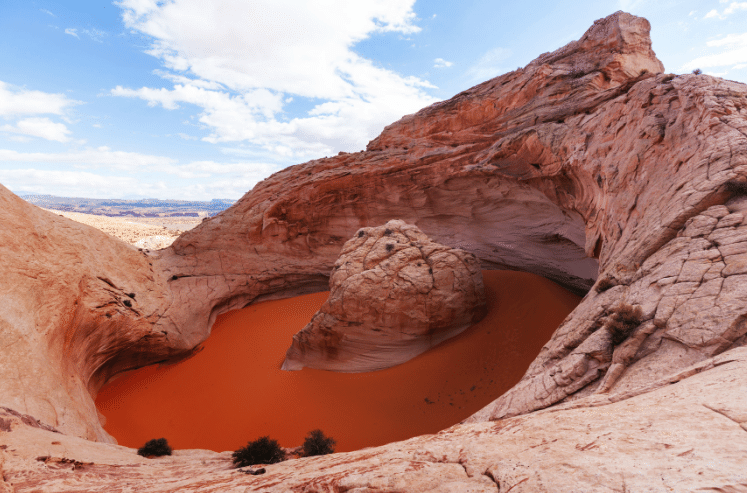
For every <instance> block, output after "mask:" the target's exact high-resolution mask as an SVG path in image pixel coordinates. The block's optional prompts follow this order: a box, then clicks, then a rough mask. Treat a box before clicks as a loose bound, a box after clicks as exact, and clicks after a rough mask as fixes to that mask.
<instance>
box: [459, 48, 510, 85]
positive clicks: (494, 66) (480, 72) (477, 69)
mask: <svg viewBox="0 0 747 493" xmlns="http://www.w3.org/2000/svg"><path fill="white" fill-rule="evenodd" d="M510 56H511V50H509V49H506V48H493V49H492V50H490V51H488V52H486V53H485V54H484V55H483V56H481V57H480V59H479V60H478V61H477V62H476V63H475V64H474V65H472V66H471V67H470V68H469V69H467V72H466V75H467V77H468V78H469V80H470V82H483V81H486V80H488V79H492V78H493V77H497V76H499V75H501V74H502V73H504V72H505V71H506V69H505V68H503V62H504V61H506V60H507V59H508V58H509V57H510Z"/></svg>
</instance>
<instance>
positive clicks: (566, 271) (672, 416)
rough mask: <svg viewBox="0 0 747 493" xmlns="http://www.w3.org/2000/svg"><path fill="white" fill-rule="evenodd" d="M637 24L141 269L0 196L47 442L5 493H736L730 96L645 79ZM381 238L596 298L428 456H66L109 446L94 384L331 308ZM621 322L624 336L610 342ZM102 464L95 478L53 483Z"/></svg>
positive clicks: (374, 452) (9, 458) (738, 225)
mask: <svg viewBox="0 0 747 493" xmlns="http://www.w3.org/2000/svg"><path fill="white" fill-rule="evenodd" d="M649 27H650V26H649V24H648V22H647V21H646V20H645V19H641V18H638V17H634V16H631V15H629V14H625V13H616V14H613V15H611V16H609V17H607V18H605V19H602V20H600V21H597V22H595V24H594V25H593V26H592V27H591V28H590V29H589V30H588V31H587V32H586V33H585V34H584V36H583V37H582V38H581V40H579V41H575V42H572V43H570V44H569V45H567V46H566V47H564V48H561V49H560V50H558V51H556V52H553V53H549V54H544V55H541V56H540V57H539V58H538V59H537V60H535V61H533V62H532V63H530V64H529V65H527V66H526V67H524V68H523V69H519V70H517V71H514V72H511V73H508V74H505V75H502V76H500V77H497V78H495V79H492V80H489V81H487V82H485V83H483V84H480V85H478V86H476V87H474V88H472V89H469V90H467V91H464V92H463V93H460V94H458V95H457V96H455V97H454V98H452V99H450V100H448V101H444V102H441V103H437V104H435V105H432V106H430V107H428V108H425V109H423V110H421V111H420V112H418V113H417V114H415V115H410V116H407V117H404V118H403V119H402V120H400V121H399V122H396V123H394V124H392V125H390V126H389V127H387V128H386V129H385V130H384V131H383V132H382V134H381V135H380V136H379V137H377V138H376V139H374V140H373V141H372V142H371V143H370V144H369V146H368V148H367V150H366V151H365V152H360V153H354V154H341V155H339V156H337V157H333V158H329V159H320V160H315V161H311V162H308V163H305V164H301V165H298V166H293V167H291V168H288V169H286V170H283V171H281V172H279V173H277V174H275V175H273V176H272V177H270V178H268V179H267V180H265V181H263V182H262V183H260V184H258V185H257V186H256V187H255V188H254V190H252V191H251V192H249V193H248V194H247V195H246V196H245V197H244V198H243V199H242V200H240V201H239V202H238V203H236V204H235V205H234V206H232V207H231V208H229V209H228V210H226V211H225V212H224V213H222V214H219V215H218V216H216V217H213V218H211V219H209V220H206V221H205V222H204V223H202V224H201V225H200V226H198V227H196V228H195V229H193V230H191V231H189V232H187V233H185V234H184V235H182V236H181V237H180V238H179V239H178V240H177V241H176V242H175V243H174V244H173V245H172V246H171V247H170V248H167V249H165V250H161V251H159V252H155V253H150V254H143V253H140V252H138V251H137V250H136V249H135V248H134V247H130V246H127V245H125V244H123V243H121V242H118V241H115V240H111V239H109V238H108V237H105V236H100V237H99V236H96V233H95V232H94V231H92V230H91V229H90V228H85V227H83V226H79V225H75V226H73V225H71V223H70V222H69V221H66V220H64V219H62V218H58V217H56V216H53V215H51V214H49V213H44V212H41V211H39V210H38V209H34V208H32V207H31V206H28V205H24V204H23V203H22V202H21V201H20V199H17V198H16V197H14V196H12V194H10V193H9V192H8V191H7V190H6V189H4V188H0V206H1V207H0V225H1V228H0V235H2V236H1V237H0V248H1V249H2V254H3V255H2V258H3V260H2V262H0V269H2V272H0V274H1V275H2V278H3V279H4V281H3V284H2V287H1V288H0V328H1V329H2V330H1V331H0V338H2V339H1V340H0V348H2V350H1V351H0V358H1V359H0V375H1V376H0V406H5V407H8V408H11V409H14V410H15V411H17V412H19V413H21V414H29V415H31V416H33V417H34V418H35V419H37V420H39V421H41V422H43V423H44V424H46V425H50V426H53V427H54V428H56V429H57V430H59V431H61V432H62V433H64V434H65V435H61V434H56V433H53V432H50V431H46V430H41V429H38V428H34V427H32V426H31V425H28V424H23V420H21V421H20V423H21V424H18V423H19V421H17V420H16V419H15V418H3V422H2V424H0V428H2V429H3V430H5V429H6V428H10V430H11V431H10V432H8V431H5V432H4V433H3V434H2V435H0V439H2V440H3V444H5V445H7V447H5V448H3V450H2V451H0V462H4V463H3V464H2V465H0V467H2V469H3V471H2V477H3V478H4V481H5V484H3V483H0V485H2V487H4V488H6V490H7V489H8V488H11V486H8V485H9V484H11V483H12V484H13V486H12V488H15V490H16V491H17V492H22V491H39V490H41V489H45V488H46V489H54V490H56V491H65V490H68V491H72V490H74V491H81V490H83V489H84V488H86V486H81V485H86V484H88V485H94V486H92V487H91V489H92V490H95V491H101V490H102V489H106V490H112V491H115V487H116V488H120V490H124V489H126V488H135V485H137V486H140V485H141V484H144V483H143V481H145V480H146V479H147V478H148V477H151V478H152V477H158V481H157V482H151V483H148V486H147V488H148V489H150V490H151V491H177V490H179V489H183V488H185V487H187V486H189V485H191V486H189V487H193V488H194V489H198V488H199V489H202V490H203V491H211V489H212V490H213V491H231V489H233V490H234V491H241V490H242V489H244V490H246V489H247V488H248V489H249V491H252V490H260V489H261V490H262V491H286V490H288V489H295V490H296V491H308V492H311V491H397V490H402V489H407V490H408V491H438V489H439V488H440V489H441V491H455V490H458V491H462V490H467V488H468V487H470V488H473V490H474V491H480V489H481V488H482V489H487V490H490V489H492V491H495V489H496V483H497V485H500V488H501V490H500V491H504V490H506V491H507V490H509V489H511V491H512V492H514V493H521V492H526V491H538V490H539V491H541V490H542V489H545V490H551V491H605V488H606V489H607V490H609V491H612V490H615V489H616V490H617V491H620V490H622V491H672V490H674V491H688V490H689V491H692V490H700V491H739V488H742V489H743V488H745V486H744V485H745V484H747V476H746V474H747V473H745V470H744V467H743V461H744V456H745V452H747V442H745V440H746V439H747V435H745V433H744V431H745V423H746V422H747V404H745V403H746V402H747V400H745V399H744V398H743V395H744V392H743V390H744V385H743V383H742V382H743V381H744V379H745V375H747V367H746V366H745V354H744V351H745V349H744V347H743V346H744V343H745V332H747V324H746V323H745V317H746V316H747V310H746V309H745V308H744V302H743V301H742V300H743V299H744V295H743V293H744V291H745V289H747V274H746V273H745V270H744V269H743V267H744V265H743V264H744V263H745V259H744V258H743V257H744V255H745V252H747V250H744V249H743V246H744V245H745V244H747V235H746V234H745V230H744V226H743V225H742V222H743V221H744V219H743V215H744V212H743V208H742V204H743V203H744V196H745V190H746V189H747V186H746V185H745V183H747V87H746V86H745V85H743V84H739V83H735V82H730V81H724V80H721V79H718V78H714V77H710V76H706V75H697V76H696V75H681V76H675V75H673V74H664V73H662V72H663V67H662V66H661V63H660V62H659V61H658V60H657V59H656V57H655V55H654V53H653V51H651V47H650V39H649V37H648V31H649ZM382 190H386V192H387V193H386V194H382ZM392 218H401V219H403V220H405V221H406V222H408V223H412V224H415V225H417V226H418V227H419V228H420V229H421V230H422V231H423V232H424V233H425V234H426V235H428V236H429V237H432V238H434V240H435V241H438V242H439V243H442V244H444V245H448V246H450V247H452V248H462V249H464V250H466V251H468V252H471V253H474V254H475V255H476V256H477V257H478V258H479V259H480V260H481V262H482V266H483V267H488V268H490V267H496V268H504V267H505V268H513V269H521V270H527V271H530V272H533V273H537V274H541V275H544V276H546V277H548V278H550V279H554V280H557V281H558V282H561V283H563V284H564V285H566V286H568V287H572V288H576V289H578V290H585V289H588V288H589V287H590V286H591V285H592V284H595V286H594V288H593V289H592V290H591V291H589V292H588V294H587V296H586V298H585V299H584V300H583V301H582V303H581V304H580V305H579V306H578V308H577V309H576V310H575V311H574V312H573V313H572V314H571V315H570V316H569V317H568V319H567V320H566V321H565V322H564V323H563V324H562V325H561V326H560V327H559V328H558V330H557V331H556V333H555V335H554V336H553V338H552V339H551V341H549V342H548V343H547V345H546V346H545V348H543V350H542V352H541V353H540V355H539V356H538V358H537V360H536V361H535V362H534V363H533V364H532V366H531V367H530V368H529V369H528V371H527V373H526V375H525V377H524V378H523V379H522V381H521V382H520V383H519V384H518V385H517V386H516V387H514V388H513V389H512V390H511V391H509V392H508V393H506V394H505V395H504V396H501V397H500V398H499V399H498V400H497V401H496V402H494V403H493V404H491V405H490V406H488V407H487V408H486V409H484V410H483V411H482V412H480V413H478V414H477V415H475V416H474V417H473V418H472V419H471V420H470V421H471V422H470V423H465V424H462V425H458V426H455V427H453V428H451V429H449V430H446V431H445V432H443V433H441V434H439V435H436V436H432V437H418V438H414V439H412V440H410V441H406V442H403V443H400V444H393V445H390V446H386V447H380V448H376V449H368V450H364V451H360V452H356V453H351V454H338V455H334V456H332V457H326V458H319V459H303V460H302V461H295V462H293V463H289V464H281V465H278V466H272V468H270V469H268V474H267V475H265V476H257V477H254V476H253V477H249V476H247V475H244V474H241V473H236V472H230V471H226V470H225V469H221V468H222V467H223V466H220V467H219V466H217V465H215V467H214V469H210V468H211V467H213V464H217V462H216V463H213V462H210V460H209V459H208V458H205V459H204V460H205V463H204V464H202V465H198V464H197V460H194V461H191V462H190V461H187V460H185V462H178V461H177V459H176V458H175V459H174V460H175V461H176V462H162V463H156V462H149V463H147V464H146V465H145V466H143V465H142V464H141V463H139V462H137V461H135V460H133V459H132V457H131V455H132V454H133V453H134V452H131V451H128V450H127V449H124V448H118V447H116V446H114V445H107V444H101V443H92V442H86V441H83V440H81V439H79V438H76V437H86V438H92V439H98V440H102V441H105V440H106V439H107V436H106V434H105V432H104V431H103V430H102V429H101V427H100V425H99V423H98V421H97V419H96V415H95V409H94V408H93V404H92V401H91V398H90V395H93V394H95V392H96V390H97V389H98V388H99V386H100V385H101V383H102V382H103V381H105V380H106V379H107V378H108V377H109V376H111V375H113V374H115V373H117V372H118V371H122V370H124V369H127V368H132V367H136V366H139V365H143V364H146V363H152V362H155V361H161V360H165V359H174V358H178V357H182V356H185V355H188V354H190V351H192V350H193V348H194V347H195V346H196V345H197V344H199V343H200V342H201V341H202V340H204V339H205V338H206V337H207V336H208V334H209V330H210V326H211V325H212V322H213V321H214V319H215V317H216V316H217V315H218V314H219V313H221V312H222V311H226V310H229V309H232V308H237V307H242V306H245V305H247V304H249V303H252V302H256V301H259V300H262V299H269V298H273V297H282V296H291V295H295V294H299V293H303V292H308V291H312V290H321V289H324V288H325V286H326V284H327V281H328V273H329V271H330V270H331V268H332V266H333V263H334V261H335V259H336V258H337V256H338V254H339V251H340V248H341V246H342V244H343V241H344V239H345V238H349V237H350V236H352V235H353V234H354V233H355V231H357V230H358V229H359V228H361V227H367V226H370V225H378V224H383V223H385V222H386V221H388V220H390V219H392ZM597 273H598V277H597ZM128 293H135V294H136V295H137V296H136V297H135V298H134V299H133V298H130V297H129V296H127V295H128ZM128 298H129V305H128V304H127V303H125V302H126V301H128ZM626 305H630V307H631V313H635V311H636V309H637V308H640V312H641V315H640V318H638V319H637V321H636V323H635V324H634V321H631V320H628V323H626V324H625V326H626V330H625V331H622V332H621V331H619V330H617V329H615V328H614V323H613V322H614V319H615V318H616V316H615V313H616V312H619V311H620V310H621V307H625V306H626ZM107 314H108V315H109V317H107ZM511 416H513V417H511ZM7 420H10V421H12V422H10V424H8V421H7ZM486 420H493V421H492V422H490V421H486ZM55 442H60V444H61V445H62V444H64V445H63V448H62V449H60V448H55V447H57V445H56V444H55ZM73 445H74V446H73ZM0 448H2V447H0ZM42 450H44V451H43V452H41V451H42ZM65 450H67V451H65ZM37 453H39V454H40V455H39V456H49V457H50V459H49V460H44V461H35V459H34V457H35V456H34V454H37ZM95 454H98V457H100V459H96V460H98V461H99V462H98V463H97V464H93V465H91V466H90V467H91V468H90V469H89V470H88V472H86V471H85V470H80V469H79V470H71V469H75V468H76V467H78V466H76V465H75V463H73V465H72V466H71V465H70V464H71V463H70V462H69V461H70V460H73V461H79V462H81V463H84V462H87V461H90V462H93V459H89V458H90V457H93V456H94V455H95ZM177 457H178V456H177ZM211 457H214V456H211ZM63 458H64V459H65V460H66V461H67V462H65V461H63V460H62V459H63ZM216 460H220V459H219V458H218V459H216ZM86 467H89V466H86ZM65 469H68V470H65ZM187 471H188V473H187ZM273 471H276V472H277V473H278V474H277V475H275V473H274V472H273ZM81 473H82V474H81ZM187 474H189V478H187V477H186V475H187ZM117 475H118V477H117ZM165 478H171V479H169V480H166V479H165ZM249 481H252V482H249ZM127 482H130V486H127ZM490 483H492V484H490ZM115 485H116V486H115ZM608 485H610V486H608ZM739 485H742V486H739Z"/></svg>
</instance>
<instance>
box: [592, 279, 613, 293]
mask: <svg viewBox="0 0 747 493" xmlns="http://www.w3.org/2000/svg"><path fill="white" fill-rule="evenodd" d="M615 286H617V279H615V278H614V277H611V276H605V277H603V278H601V279H600V280H599V282H597V293H604V292H605V291H607V290H608V289H610V288H614V287H615Z"/></svg>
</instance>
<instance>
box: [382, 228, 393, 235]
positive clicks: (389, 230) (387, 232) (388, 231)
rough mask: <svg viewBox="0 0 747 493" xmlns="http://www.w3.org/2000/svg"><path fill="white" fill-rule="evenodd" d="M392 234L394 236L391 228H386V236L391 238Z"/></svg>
mask: <svg viewBox="0 0 747 493" xmlns="http://www.w3.org/2000/svg"><path fill="white" fill-rule="evenodd" d="M391 234H392V230H391V229H389V228H386V229H385V230H384V236H389V235H391Z"/></svg>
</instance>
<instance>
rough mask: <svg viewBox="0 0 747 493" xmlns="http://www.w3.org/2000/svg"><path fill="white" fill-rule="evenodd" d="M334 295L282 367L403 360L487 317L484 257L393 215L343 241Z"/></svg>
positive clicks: (357, 367)
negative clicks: (433, 238)
mask: <svg viewBox="0 0 747 493" xmlns="http://www.w3.org/2000/svg"><path fill="white" fill-rule="evenodd" d="M329 289H330V294H329V299H328V300H327V301H326V302H325V303H324V305H323V306H322V307H321V308H320V309H319V311H318V312H317V313H316V315H314V318H312V319H311V322H309V324H308V325H307V326H306V327H304V328H303V329H302V330H301V331H300V332H298V333H297V334H296V335H294V336H293V343H292V345H291V347H290V348H288V352H287V354H286V356H285V361H284V362H283V370H300V369H301V368H303V367H308V368H316V369H321V370H334V371H344V372H362V371H374V370H381V369H384V368H389V367H391V366H394V365H398V364H400V363H404V362H405V361H407V360H410V359H412V358H414V357H415V356H417V355H418V354H421V353H423V352H424V351H427V350H428V349H430V348H432V347H433V346H435V345H436V344H439V343H440V342H442V341H445V340H446V339H448V338H450V337H453V336H455V335H457V334H459V333H460V332H462V331H463V330H464V329H466V328H467V327H469V326H470V325H472V324H473V323H476V322H477V321H479V320H480V319H481V318H482V317H483V316H485V289H484V287H483V284H482V273H481V271H480V263H479V261H478V260H477V257H475V256H474V255H473V254H471V253H467V252H464V251H463V250H458V249H453V248H449V247H447V246H444V245H440V244H438V243H435V242H433V241H431V240H430V238H428V237H427V236H426V235H425V234H423V232H422V231H420V230H419V229H418V228H417V227H416V226H413V225H410V224H406V223H405V222H404V221H399V220H392V221H389V222H388V223H386V224H385V225H384V226H379V227H376V228H361V229H360V230H358V232H357V233H356V234H355V235H354V236H353V238H352V239H351V240H349V241H348V242H347V243H345V245H344V246H343V247H342V252H341V254H340V258H339V259H337V262H335V265H334V267H333V268H332V275H331V277H330V279H329Z"/></svg>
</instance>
